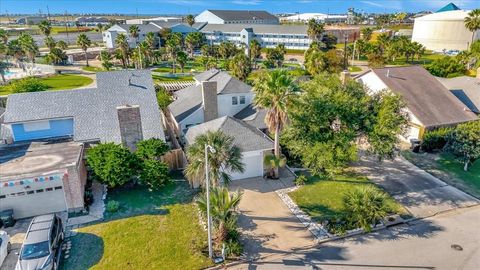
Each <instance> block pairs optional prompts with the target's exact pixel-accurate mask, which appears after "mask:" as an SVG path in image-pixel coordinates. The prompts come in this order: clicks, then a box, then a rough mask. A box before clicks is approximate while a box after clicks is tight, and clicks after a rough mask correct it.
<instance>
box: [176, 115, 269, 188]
mask: <svg viewBox="0 0 480 270" xmlns="http://www.w3.org/2000/svg"><path fill="white" fill-rule="evenodd" d="M208 131H222V132H223V133H225V134H226V135H229V136H231V137H233V138H234V141H233V142H234V144H235V145H236V146H238V147H239V148H240V150H241V151H242V163H243V164H244V165H245V166H244V169H245V171H244V172H243V173H240V172H233V173H232V172H229V174H230V176H231V177H232V180H240V179H246V178H252V177H262V176H263V175H264V173H265V168H264V165H263V159H264V156H265V155H268V154H271V153H272V150H273V142H272V140H271V139H270V138H269V137H268V136H267V135H265V134H264V133H262V132H261V131H259V130H258V129H256V128H254V127H252V126H250V125H248V124H247V123H245V122H244V121H242V120H239V119H236V118H233V117H230V116H223V117H220V118H217V119H214V120H211V121H208V122H205V123H203V124H200V125H197V126H194V127H192V128H190V129H188V131H187V133H186V135H185V140H186V142H187V145H188V144H192V143H194V142H195V138H196V137H198V136H199V135H201V134H204V133H206V132H208Z"/></svg>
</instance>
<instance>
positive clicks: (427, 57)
mask: <svg viewBox="0 0 480 270" xmlns="http://www.w3.org/2000/svg"><path fill="white" fill-rule="evenodd" d="M443 57H445V55H441V54H434V53H428V52H427V53H425V54H424V55H423V56H422V57H421V58H420V59H414V61H413V62H410V61H408V62H406V60H405V57H403V56H402V57H397V59H395V61H392V62H389V63H388V64H389V65H399V66H403V65H427V64H430V63H431V62H432V61H433V60H436V59H440V58H443Z"/></svg>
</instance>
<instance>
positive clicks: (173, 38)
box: [165, 33, 182, 73]
mask: <svg viewBox="0 0 480 270" xmlns="http://www.w3.org/2000/svg"><path fill="white" fill-rule="evenodd" d="M181 44H182V34H180V33H171V34H170V36H169V37H168V39H167V42H166V46H165V47H166V50H167V54H168V55H169V56H170V59H172V72H173V73H175V72H176V62H177V55H178V52H179V51H180V45H181Z"/></svg>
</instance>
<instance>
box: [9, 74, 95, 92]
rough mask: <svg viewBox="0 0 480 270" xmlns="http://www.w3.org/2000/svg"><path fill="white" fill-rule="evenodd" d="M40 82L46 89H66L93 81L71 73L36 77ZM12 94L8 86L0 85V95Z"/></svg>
mask: <svg viewBox="0 0 480 270" xmlns="http://www.w3.org/2000/svg"><path fill="white" fill-rule="evenodd" d="M38 80H40V81H41V82H42V83H44V84H46V85H47V86H48V90H68V89H75V88H79V87H82V86H86V85H89V84H91V83H93V80H92V79H91V78H89V77H85V76H80V75H71V74H61V75H54V76H50V77H45V78H38ZM9 94H12V93H11V92H10V89H9V88H8V86H0V95H9Z"/></svg>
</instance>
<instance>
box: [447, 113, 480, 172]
mask: <svg viewBox="0 0 480 270" xmlns="http://www.w3.org/2000/svg"><path fill="white" fill-rule="evenodd" d="M447 141H448V143H447V146H446V149H447V150H449V151H451V152H452V153H453V154H454V155H456V156H458V157H459V159H460V160H461V161H462V162H463V164H464V166H463V170H464V171H468V166H469V165H470V164H473V163H474V162H475V161H476V160H477V159H479V158H480V121H479V120H477V121H471V122H467V123H464V124H460V125H458V126H457V127H456V128H455V130H453V132H451V133H450V134H449V135H448V139H447Z"/></svg>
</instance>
